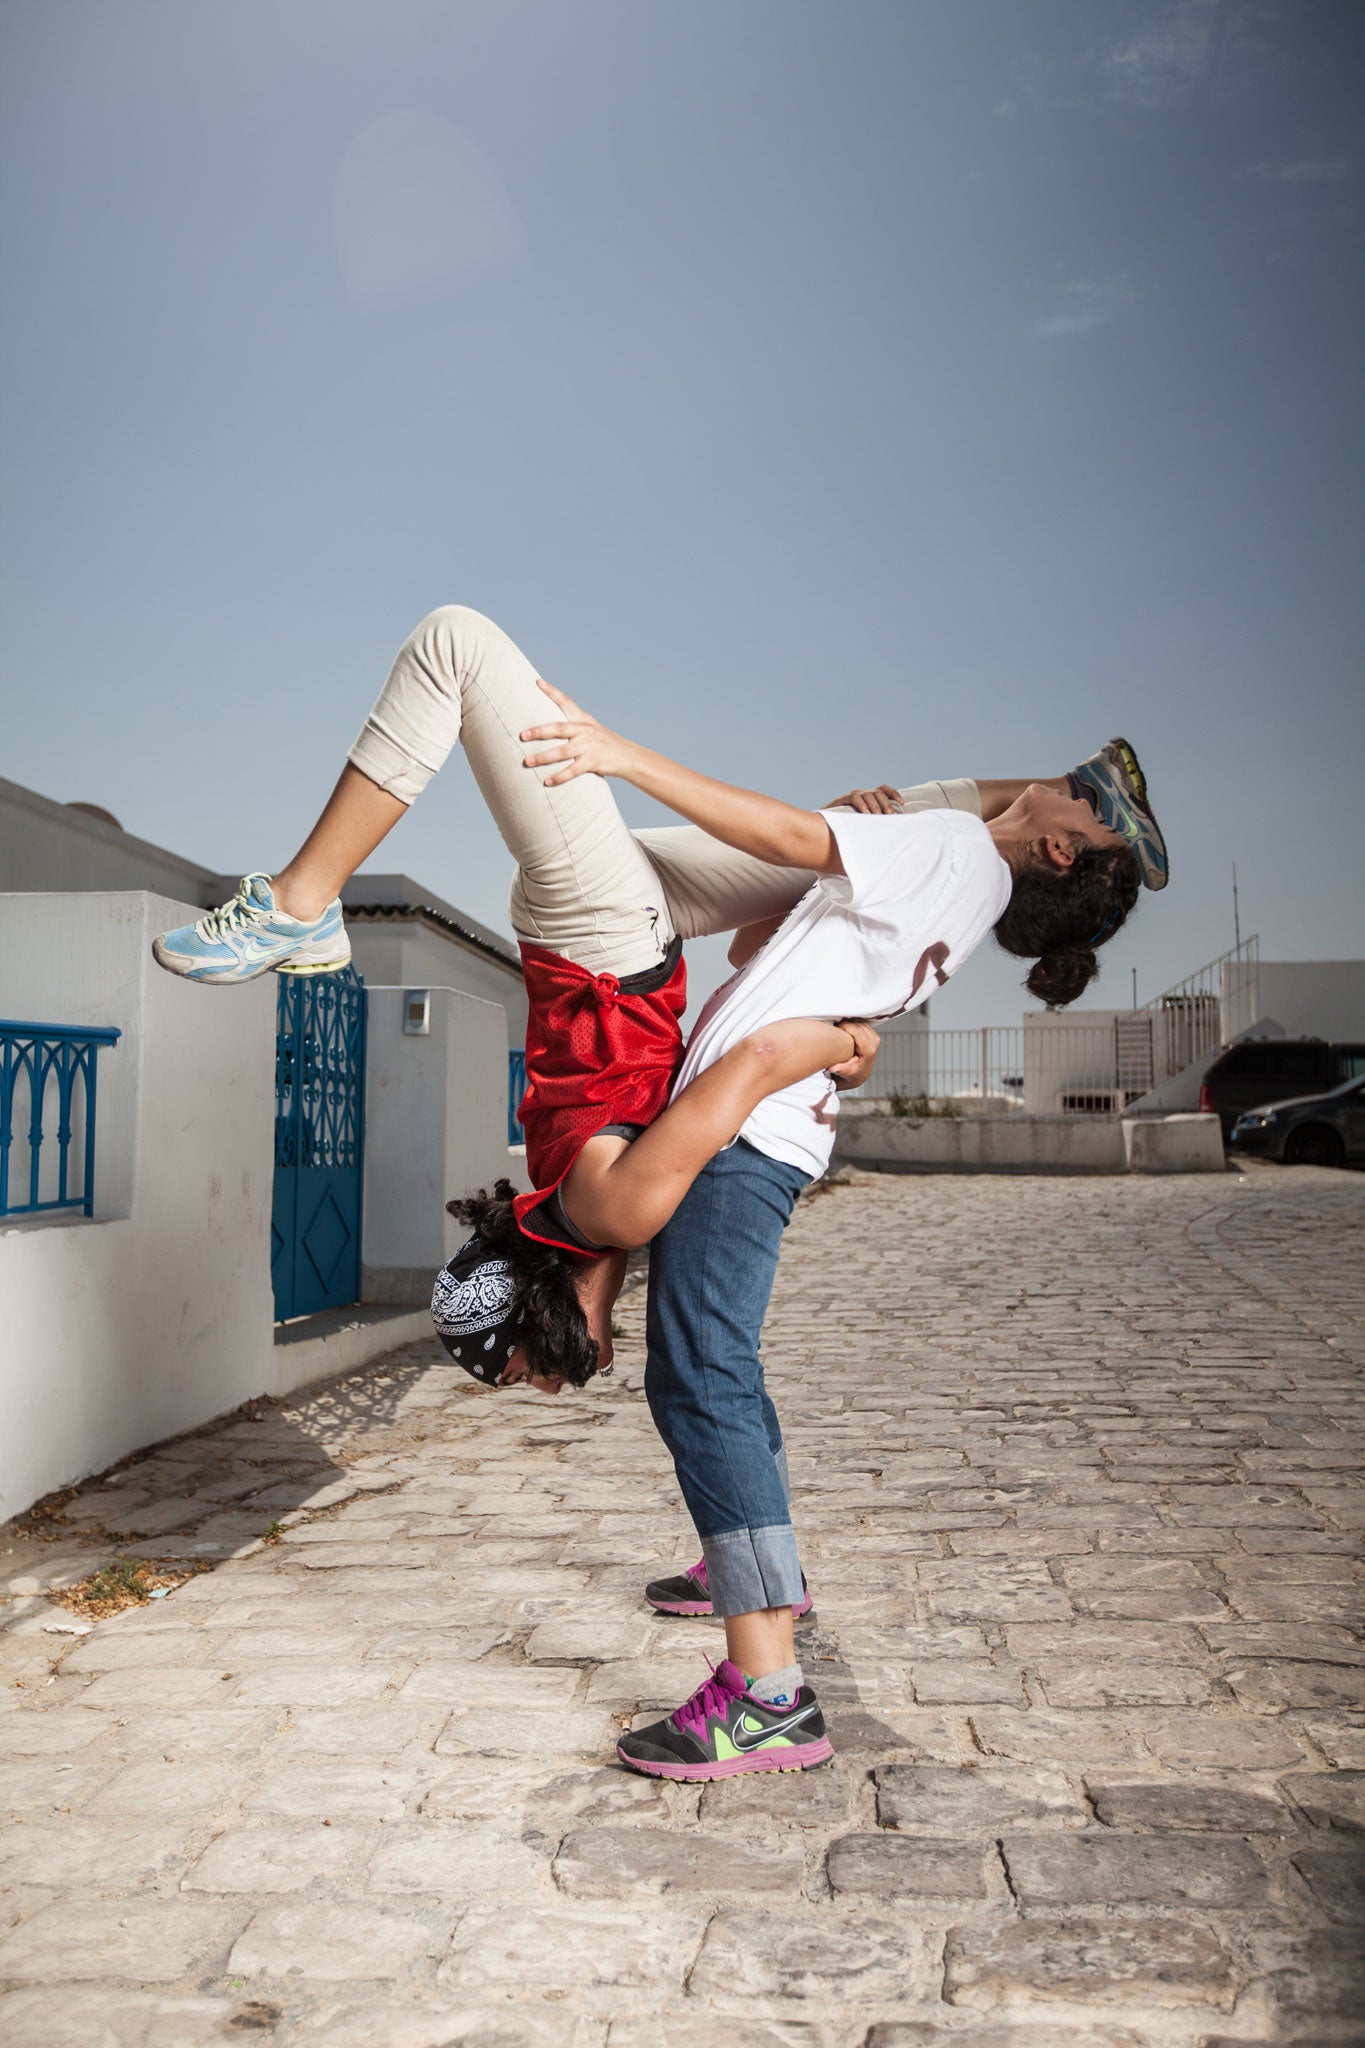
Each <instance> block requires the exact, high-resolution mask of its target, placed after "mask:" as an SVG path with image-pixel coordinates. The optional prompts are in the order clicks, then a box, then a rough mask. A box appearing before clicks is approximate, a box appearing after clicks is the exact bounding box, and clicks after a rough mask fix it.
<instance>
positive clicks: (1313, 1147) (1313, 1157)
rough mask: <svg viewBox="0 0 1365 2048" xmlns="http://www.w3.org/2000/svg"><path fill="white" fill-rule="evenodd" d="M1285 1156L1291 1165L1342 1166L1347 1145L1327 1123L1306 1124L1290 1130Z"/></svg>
mask: <svg viewBox="0 0 1365 2048" xmlns="http://www.w3.org/2000/svg"><path fill="white" fill-rule="evenodd" d="M1284 1156H1285V1161H1286V1163H1287V1164H1288V1165H1290V1166H1340V1165H1341V1164H1342V1162H1343V1160H1344V1159H1345V1157H1346V1147H1345V1146H1344V1145H1343V1144H1342V1142H1341V1140H1340V1138H1339V1137H1338V1136H1337V1134H1336V1132H1335V1131H1331V1130H1329V1129H1328V1128H1327V1125H1326V1124H1305V1125H1304V1126H1303V1128H1302V1129H1301V1130H1297V1131H1291V1132H1290V1134H1289V1138H1288V1140H1287V1141H1286V1144H1285V1148H1284Z"/></svg>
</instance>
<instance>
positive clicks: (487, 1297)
mask: <svg viewBox="0 0 1365 2048" xmlns="http://www.w3.org/2000/svg"><path fill="white" fill-rule="evenodd" d="M431 1320H432V1322H433V1323H434V1324H435V1325H436V1334H437V1336H438V1337H439V1338H440V1340H441V1342H442V1343H443V1344H444V1345H445V1348H446V1350H447V1351H448V1352H449V1353H450V1355H451V1357H452V1358H453V1359H454V1360H455V1363H456V1364H457V1365H462V1366H463V1367H464V1369H465V1371H466V1372H467V1373H471V1374H472V1375H473V1377H474V1378H475V1379H476V1380H478V1381H480V1382H481V1383H482V1384H483V1385H484V1386H486V1387H496V1386H498V1385H499V1384H500V1383H501V1380H502V1375H503V1372H504V1370H505V1368H506V1365H507V1361H508V1359H509V1358H510V1357H511V1356H512V1353H513V1352H514V1351H515V1350H516V1348H517V1343H518V1340H519V1338H520V1335H521V1310H520V1309H519V1308H518V1307H517V1303H516V1281H515V1278H514V1277H513V1273H512V1269H511V1267H510V1265H509V1264H508V1262H507V1260H506V1259H505V1258H503V1257H502V1256H501V1255H500V1254H499V1253H498V1252H496V1251H493V1250H491V1249H490V1247H489V1246H488V1245H486V1244H485V1243H484V1241H483V1239H482V1238H481V1237H471V1238H470V1240H469V1242H468V1244H462V1245H461V1246H460V1249H459V1250H458V1251H457V1252H456V1254H455V1256H454V1258H453V1259H452V1260H451V1261H450V1263H449V1265H447V1266H445V1267H443V1268H442V1270H441V1271H440V1272H439V1273H438V1274H437V1275H436V1285H435V1287H434V1289H433V1290H432V1296H431Z"/></svg>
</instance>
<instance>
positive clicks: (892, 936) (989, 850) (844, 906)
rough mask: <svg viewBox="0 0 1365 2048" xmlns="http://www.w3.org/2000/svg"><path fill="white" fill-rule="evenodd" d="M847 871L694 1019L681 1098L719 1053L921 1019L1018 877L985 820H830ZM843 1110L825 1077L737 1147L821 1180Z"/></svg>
mask: <svg viewBox="0 0 1365 2048" xmlns="http://www.w3.org/2000/svg"><path fill="white" fill-rule="evenodd" d="M821 816H822V817H823V818H824V819H825V820H826V821H827V823H828V825H829V827H830V830H831V831H832V832H833V834H834V837H835V841H836V843H837V845H838V848H839V853H840V857H841V858H842V860H843V864H844V870H845V872H844V874H842V875H822V876H821V877H820V879H819V881H818V882H816V883H815V884H814V886H813V887H812V888H810V889H808V890H807V891H806V894H805V895H804V896H803V897H802V898H801V901H800V902H799V903H798V904H797V905H796V907H795V908H794V909H793V910H792V911H791V912H790V913H789V915H788V916H787V918H786V919H785V920H784V922H783V924H782V925H781V927H780V928H779V930H777V931H776V932H774V933H773V936H772V937H771V938H770V939H769V940H768V941H767V943H766V945H764V946H762V947H760V949H759V951H758V952H757V953H756V954H755V955H754V957H753V959H752V960H751V961H749V963H748V965H747V966H745V967H741V968H740V970H739V972H738V973H737V974H734V975H732V976H731V978H730V979H729V981H727V982H725V983H723V984H722V986H721V987H720V988H718V989H717V990H716V991H715V993H714V995H712V996H711V998H710V999H709V1001H708V1002H707V1004H706V1007H705V1008H704V1009H703V1011H702V1013H701V1015H700V1017H698V1019H697V1023H696V1028H695V1029H694V1031H693V1033H692V1036H691V1038H690V1040H689V1041H688V1046H687V1052H686V1055H685V1057H684V1059H683V1063H682V1068H681V1070H680V1072H679V1074H678V1079H677V1082H676V1084H675V1086H674V1091H673V1092H674V1094H675V1095H676V1094H677V1093H678V1091H679V1090H680V1089H682V1088H685V1087H686V1086H687V1084H688V1082H689V1081H691V1080H693V1079H694V1078H695V1077H696V1075H698V1074H701V1073H704V1072H705V1071H706V1069H707V1067H709V1066H712V1065H713V1064H714V1063H715V1061H716V1060H718V1059H719V1058H720V1057H721V1055H722V1053H725V1052H728V1051H729V1050H730V1047H731V1046H732V1045H735V1044H737V1043H738V1041H739V1040H740V1039H741V1038H743V1037H745V1036H746V1034H747V1033H748V1032H750V1031H755V1030H758V1029H759V1028H760V1027H761V1026H763V1025H765V1024H777V1023H780V1022H781V1021H782V1019H783V1018H784V1017H823V1018H828V1019H829V1020H830V1021H831V1022H833V1021H835V1020H837V1019H838V1018H840V1017H868V1018H877V1017H895V1016H899V1015H900V1014H901V1012H902V1011H905V1010H915V1009H918V1008H919V1005H920V1004H921V1003H923V1002H926V1001H927V1000H928V998H929V997H930V996H931V995H932V994H933V992H934V990H935V989H936V988H938V987H940V986H941V984H942V983H944V982H946V981H947V979H948V977H949V976H950V975H951V974H954V973H955V972H956V971H957V969H958V968H959V967H960V966H961V965H962V963H963V961H964V960H965V959H967V957H968V955H969V954H970V953H971V952H972V951H973V950H974V949H975V948H976V947H977V946H978V945H979V944H980V943H981V941H982V939H983V938H984V937H985V936H986V933H987V932H988V931H989V930H990V929H991V926H992V925H993V924H994V923H995V921H996V919H997V918H998V917H999V916H1000V915H1001V913H1002V912H1003V911H1004V908H1005V906H1006V904H1007V903H1008V902H1009V898H1010V871H1009V868H1008V867H1007V866H1006V864H1005V862H1004V861H1003V860H1002V859H1001V858H1000V855H999V854H998V853H997V852H996V850H995V843H994V841H993V840H992V838H991V835H990V833H989V832H988V831H987V830H986V827H985V826H984V825H983V824H982V822H981V820H980V818H977V817H974V816H973V815H972V814H971V813H970V812H967V811H919V812H916V813H913V814H912V815H909V816H904V817H892V818H882V817H878V818H866V817H863V816H861V815H860V814H859V813H857V812H847V811H823V812H822V813H821ZM838 1104H839V1098H838V1094H837V1092H836V1090H835V1088H834V1085H833V1083H832V1082H831V1081H830V1080H829V1079H828V1077H827V1076H826V1075H824V1074H815V1075H813V1076H811V1077H810V1078H809V1079H808V1080H805V1081H797V1082H795V1083H793V1085H792V1086H791V1087H790V1088H783V1089H782V1090H780V1092H779V1093H778V1094H776V1095H770V1096H768V1098H767V1099H766V1101H764V1102H761V1103H760V1104H759V1106H758V1108H757V1109H756V1110H755V1111H754V1113H753V1115H752V1116H751V1117H750V1118H749V1120H748V1122H747V1123H746V1124H745V1126H744V1129H743V1130H742V1132H741V1133H740V1135H741V1137H744V1138H747V1139H748V1141H749V1143H750V1144H751V1145H753V1146H755V1147H756V1148H757V1150H758V1151H760V1152H766V1153H767V1154H768V1156H769V1158H772V1159H782V1160H785V1161H786V1162H787V1164H788V1165H790V1166H795V1167H798V1168H799V1169H800V1170H801V1171H802V1172H804V1173H808V1174H811V1175H819V1174H822V1173H823V1172H824V1170H825V1168H826V1167H827V1166H828V1164H829V1155H830V1153H831V1151H832V1150H833V1147H834V1124H835V1118H836V1116H837V1114H838Z"/></svg>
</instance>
